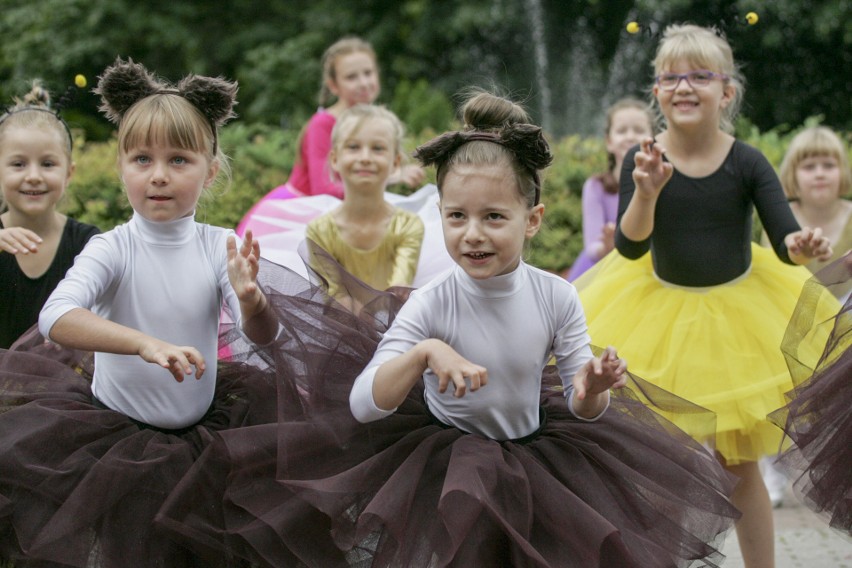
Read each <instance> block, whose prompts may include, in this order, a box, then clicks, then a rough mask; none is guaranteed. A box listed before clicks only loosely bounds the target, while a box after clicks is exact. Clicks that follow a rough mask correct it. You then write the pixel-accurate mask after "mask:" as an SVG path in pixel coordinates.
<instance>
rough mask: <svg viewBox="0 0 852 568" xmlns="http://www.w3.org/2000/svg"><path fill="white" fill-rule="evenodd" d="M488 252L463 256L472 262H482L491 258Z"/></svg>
mask: <svg viewBox="0 0 852 568" xmlns="http://www.w3.org/2000/svg"><path fill="white" fill-rule="evenodd" d="M491 255H492V253H490V252H469V253H467V254H466V255H465V256H468V257H470V258H472V259H473V260H484V259H486V258H488V257H489V256H491Z"/></svg>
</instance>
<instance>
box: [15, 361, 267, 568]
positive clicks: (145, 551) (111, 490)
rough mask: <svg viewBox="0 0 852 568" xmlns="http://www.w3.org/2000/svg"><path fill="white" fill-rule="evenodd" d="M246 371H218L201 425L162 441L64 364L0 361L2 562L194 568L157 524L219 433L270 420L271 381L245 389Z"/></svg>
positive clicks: (247, 384)
mask: <svg viewBox="0 0 852 568" xmlns="http://www.w3.org/2000/svg"><path fill="white" fill-rule="evenodd" d="M246 371H247V368H246V367H245V366H244V365H236V364H235V365H223V366H222V367H221V368H220V370H219V378H218V385H217V393H216V398H215V401H214V403H213V405H212V406H211V409H210V411H209V412H208V414H207V415H206V416H205V418H204V419H203V420H202V421H201V422H200V423H199V424H197V425H195V426H193V427H191V428H189V429H186V430H185V431H180V432H163V431H159V430H155V429H151V428H146V427H142V426H140V425H139V424H137V423H135V422H133V421H132V420H131V419H129V418H127V417H126V416H124V415H122V414H120V413H118V412H114V411H112V410H108V409H104V408H102V407H100V406H98V405H96V404H94V403H93V400H92V393H91V388H90V382H89V379H88V378H87V377H85V376H84V375H82V374H81V373H79V372H77V371H75V370H73V369H72V368H71V367H69V366H68V365H67V364H65V363H64V362H62V361H59V360H54V359H49V358H47V357H45V356H44V355H42V354H37V353H28V352H21V351H0V527H2V528H0V557H2V558H7V559H14V560H15V562H16V564H15V565H16V566H18V565H20V566H31V565H32V566H42V565H50V566H53V565H59V566H76V567H81V568H83V567H87V566H97V567H101V566H102V567H118V566H122V567H124V566H140V567H141V566H170V567H171V566H175V567H181V566H194V565H196V564H195V561H196V556H195V555H194V554H191V553H190V552H189V551H187V550H185V549H184V548H182V547H180V546H178V545H176V544H174V543H172V542H171V541H170V540H169V539H168V538H166V537H164V535H163V534H162V533H160V531H159V530H156V529H155V527H153V525H152V520H153V518H154V515H155V514H156V513H157V511H158V510H159V508H160V506H161V505H162V503H163V501H164V500H165V498H166V497H167V496H168V495H169V493H170V492H171V491H172V489H173V487H174V486H175V485H176V484H177V483H178V481H180V479H181V478H182V477H183V475H184V474H185V473H186V472H187V471H188V470H189V468H190V467H191V466H192V464H193V463H194V462H195V460H196V458H197V457H198V455H199V454H200V453H201V451H202V450H203V448H204V447H205V446H207V445H208V444H209V443H210V441H211V440H212V439H213V438H214V437H215V433H216V432H217V431H219V430H224V429H228V428H236V427H240V426H247V425H249V424H252V423H253V421H255V420H259V421H269V420H274V419H275V405H274V404H273V403H270V402H269V400H270V398H269V397H270V393H274V392H275V391H274V387H273V385H272V383H271V380H270V379H271V377H264V376H263V375H262V373H256V375H257V376H253V377H252V379H251V380H250V381H249V380H244V379H246V377H247V375H248V374H249V373H247V372H246ZM251 374H253V375H254V374H255V373H254V372H252V373H251ZM4 513H5V515H4ZM24 559H26V560H27V562H24Z"/></svg>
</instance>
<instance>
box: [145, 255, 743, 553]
mask: <svg viewBox="0 0 852 568" xmlns="http://www.w3.org/2000/svg"><path fill="white" fill-rule="evenodd" d="M326 273H327V272H326ZM340 280H341V282H343V285H342V286H341V287H339V288H340V289H346V290H349V291H350V300H349V301H347V302H343V303H342V304H339V303H337V302H332V301H328V302H326V304H322V303H319V302H316V303H313V304H312V307H313V309H315V310H316V313H315V316H314V319H313V321H311V318H310V316H309V310H306V309H300V314H301V315H300V317H299V318H298V320H297V321H296V323H295V324H294V322H293V318H284V317H283V314H285V313H286V312H287V310H288V308H287V304H288V303H290V302H293V301H294V300H293V299H292V296H291V295H290V294H286V293H285V294H284V295H282V296H281V297H278V296H277V295H274V294H270V296H271V299H272V303H273V305H275V306H276V310H278V312H279V314H281V315H282V324H283V325H290V326H292V327H291V328H288V329H287V330H286V331H285V333H283V334H282V337H284V338H291V339H289V340H287V341H286V342H284V343H282V344H281V345H280V346H276V347H275V348H274V349H271V350H270V352H272V353H274V354H275V357H276V360H275V362H274V364H275V366H276V368H277V369H278V370H279V371H280V370H281V369H282V368H289V369H288V372H287V373H285V374H281V373H280V372H279V377H280V378H281V379H282V380H281V381H280V382H279V384H278V386H279V389H280V390H279V396H278V403H279V422H278V424H265V425H258V426H253V427H249V428H240V429H234V430H229V431H225V432H221V434H220V436H218V437H217V440H216V441H215V442H214V443H213V444H211V445H210V446H208V447H207V448H206V449H205V451H204V453H203V455H202V456H201V458H200V459H199V461H198V463H197V464H196V466H195V467H194V468H193V469H192V470H191V471H190V472H189V474H187V476H186V477H185V478H184V479H183V480H182V481H181V483H180V484H179V485H178V486H177V487H176V488H175V491H174V492H173V493H172V495H171V496H170V498H169V499H168V500H167V502H166V503H165V505H164V507H163V509H162V510H161V511H160V514H159V515H158V517H157V524H158V525H159V526H160V527H161V528H163V529H164V530H166V531H168V532H169V533H170V535H171V537H172V538H173V539H175V540H177V541H179V542H182V543H183V544H185V545H186V546H187V547H188V548H191V549H193V550H194V551H195V552H196V553H197V554H198V555H199V556H200V557H202V558H204V559H209V561H210V562H215V561H216V560H217V559H220V558H222V557H232V558H244V559H246V560H249V561H251V562H253V563H255V564H258V565H261V566H275V567H278V566H322V567H327V566H374V567H376V566H404V567H417V566H424V567H425V566H559V567H566V566H577V567H584V568H585V567H591V566H595V567H596V566H607V567H611V566H625V567H630V566H636V567H639V566H641V567H643V568H645V567H654V566H691V565H696V566H697V565H710V566H715V565H718V563H719V562H720V561H721V558H722V556H721V554H719V552H718V546H717V545H718V544H719V542H720V541H721V539H722V538H723V537H724V536H725V533H726V531H727V530H728V528H729V527H730V526H731V524H732V522H733V519H734V518H735V517H736V516H737V515H738V513H737V511H736V510H735V509H734V508H733V507H732V506H731V504H730V503H729V501H728V499H727V495H729V494H730V491H731V490H732V487H733V484H734V480H733V479H732V478H731V477H730V476H729V475H728V474H726V473H725V472H724V471H723V470H722V469H721V467H720V466H719V465H718V463H717V462H716V460H715V459H714V458H713V457H712V455H711V454H710V453H709V452H708V451H707V450H706V449H705V448H703V447H702V446H700V445H698V444H697V443H696V442H694V441H693V440H692V439H691V438H690V437H689V436H687V435H686V434H684V433H683V432H682V431H680V430H679V429H677V428H675V427H674V426H673V425H672V424H671V423H670V422H668V421H666V420H664V419H662V418H661V417H660V415H659V414H657V413H654V412H652V411H651V410H650V409H649V407H648V406H647V405H656V407H659V408H665V409H666V410H667V411H668V412H673V413H677V414H683V415H685V416H686V415H688V416H689V417H690V418H689V420H690V421H691V422H693V423H694V424H695V425H696V428H698V429H701V430H702V431H707V432H712V431H714V428H715V425H714V424H713V416H712V414H710V413H708V412H707V411H704V410H703V409H700V408H698V407H695V406H694V405H691V404H688V403H685V401H683V400H680V399H677V397H673V396H672V395H670V394H669V393H665V392H664V391H661V390H660V389H658V388H656V387H654V386H652V385H650V384H648V383H645V382H644V381H642V380H641V379H636V380H634V381H632V382H631V388H629V389H624V390H622V391H620V392H619V393H618V395H617V396H616V397H614V400H613V404H612V407H611V408H610V409H609V410H608V411H607V413H606V414H605V416H604V417H603V418H601V420H599V421H597V422H584V421H580V420H577V419H575V418H573V416H572V415H571V414H570V412H569V410H568V408H567V404H566V402H565V399H564V397H563V395H562V392H561V390H560V389H561V383H560V381H559V380H558V377H556V374H555V369H551V368H548V369H547V371H546V373H545V376H544V377H543V382H542V394H541V402H542V408H543V409H544V413H545V415H546V421H545V423H544V425H543V427H542V429H541V430H540V432H539V433H538V434H537V435H535V436H532V437H531V439H528V440H522V441H508V442H497V441H494V440H490V439H486V438H483V437H481V436H478V435H473V434H468V433H465V432H462V431H460V430H458V429H455V428H450V427H447V426H445V425H442V424H440V423H438V422H437V421H436V420H435V419H434V418H433V417H432V416H431V415H430V414H429V412H428V409H427V408H426V406H425V404H424V402H423V398H422V388H416V389H414V390H413V391H412V392H411V393H410V395H409V396H408V398H407V399H406V401H405V402H404V403H403V405H402V406H401V407H400V408H399V410H398V411H397V412H396V413H395V414H394V415H392V416H390V417H388V418H386V419H384V420H380V421H377V422H373V423H369V424H359V423H358V422H356V421H355V420H354V418H353V417H352V416H351V413H350V411H349V404H348V396H349V391H350V389H351V385H352V382H353V381H354V379H355V377H356V376H357V374H358V373H359V372H360V370H361V369H362V368H363V366H364V365H366V363H367V362H368V361H369V359H370V356H371V355H372V352H373V350H374V349H375V346H376V345H377V343H378V340H379V338H380V332H381V331H383V330H384V329H387V326H388V325H390V323H391V321H392V318H393V315H394V313H395V312H396V309H397V308H398V306H399V303H400V301H401V300H400V297H401V296H404V294H397V293H390V292H386V293H379V292H376V291H373V290H369V289H368V288H366V287H365V286H363V285H362V284H361V283H359V282H357V281H354V280H352V279H349V278H347V275H346V274H345V273H342V272H341V274H340ZM396 292H404V291H396ZM338 299H340V298H338ZM344 304H345V305H348V306H349V307H353V306H354V308H355V312H356V314H357V315H353V314H351V313H348V312H347V311H346V310H343V311H339V309H338V308H339V306H340V305H344ZM302 308H304V306H302ZM330 313H334V314H336V317H338V318H339V322H340V327H339V328H337V329H331V328H329V326H328V321H327V317H328V315H329V314H330ZM284 322H288V323H284ZM222 496H224V498H222ZM199 503H204V504H205V506H204V507H199V506H198V504H199Z"/></svg>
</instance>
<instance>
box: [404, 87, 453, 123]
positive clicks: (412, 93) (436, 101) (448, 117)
mask: <svg viewBox="0 0 852 568" xmlns="http://www.w3.org/2000/svg"><path fill="white" fill-rule="evenodd" d="M390 108H391V110H393V111H394V112H395V113H396V115H397V116H398V117H399V118H400V120H402V122H403V124H405V127H406V129H407V130H408V131H409V132H413V133H417V134H420V133H422V132H424V131H427V130H430V131H433V132H443V131H445V130H449V128H450V125H451V124H452V123H453V118H454V112H453V105H452V103H450V101H449V99H447V97H446V96H445V95H444V94H443V93H442V92H441V91H438V90H436V89H433V88H431V87H430V86H429V83H428V82H426V79H418V80H417V81H408V80H404V81H400V82H399V83H398V84H397V86H396V90H395V91H394V96H393V101H392V102H391V105H390Z"/></svg>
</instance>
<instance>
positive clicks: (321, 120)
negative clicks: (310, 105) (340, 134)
mask: <svg viewBox="0 0 852 568" xmlns="http://www.w3.org/2000/svg"><path fill="white" fill-rule="evenodd" d="M335 122H337V119H336V118H335V117H334V115H333V114H331V113H330V112H328V111H326V110H325V109H319V110H318V111H317V112H315V113H314V115H313V116H312V117H311V119H310V120H309V121H308V128H311V129H314V128H315V129H320V130H329V131H330V130H331V129H332V128H333V127H334V123H335Z"/></svg>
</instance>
